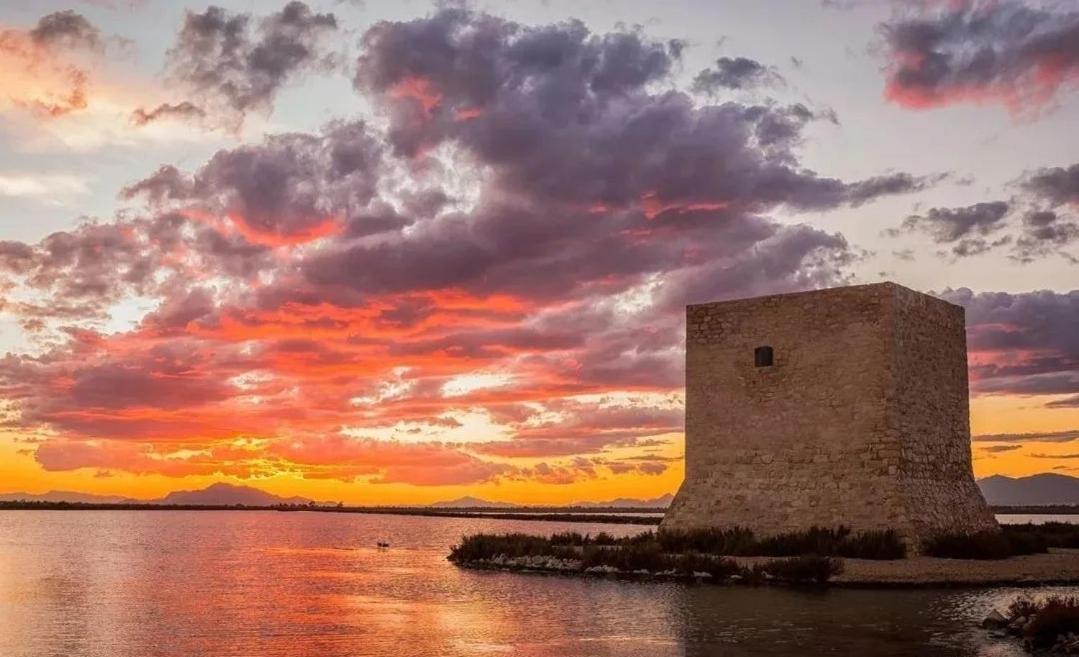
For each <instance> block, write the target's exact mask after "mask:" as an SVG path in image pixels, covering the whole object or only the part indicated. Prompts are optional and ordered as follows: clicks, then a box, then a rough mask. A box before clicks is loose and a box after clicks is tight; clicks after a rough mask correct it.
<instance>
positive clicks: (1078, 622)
mask: <svg viewBox="0 0 1079 657" xmlns="http://www.w3.org/2000/svg"><path fill="white" fill-rule="evenodd" d="M1020 618H1025V619H1027V623H1026V625H1025V626H1024V627H1023V637H1024V638H1025V639H1026V640H1027V642H1028V644H1029V645H1030V647H1031V648H1033V649H1034V650H1047V649H1049V648H1052V647H1053V646H1054V645H1055V644H1056V642H1057V640H1058V639H1060V637H1063V636H1067V635H1068V634H1073V633H1079V598H1077V597H1071V596H1068V597H1064V596H1051V597H1048V598H1046V599H1045V600H1043V601H1041V602H1034V601H1032V600H1030V599H1029V598H1019V599H1018V600H1016V601H1015V602H1013V603H1012V605H1011V606H1010V607H1009V608H1008V620H1009V621H1015V620H1018V619H1020Z"/></svg>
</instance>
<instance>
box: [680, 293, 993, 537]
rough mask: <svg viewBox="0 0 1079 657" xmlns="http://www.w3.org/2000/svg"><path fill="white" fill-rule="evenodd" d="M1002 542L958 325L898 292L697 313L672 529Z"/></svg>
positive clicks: (695, 309) (942, 308)
mask: <svg viewBox="0 0 1079 657" xmlns="http://www.w3.org/2000/svg"><path fill="white" fill-rule="evenodd" d="M813 525H818V526H822V527H836V526H838V525H846V526H848V527H851V528H852V529H854V530H856V531H857V530H866V529H895V530H898V531H899V532H900V533H901V534H902V535H903V536H904V537H905V538H906V540H907V541H908V542H909V543H911V544H912V545H917V544H918V542H919V541H920V540H921V539H922V538H924V537H926V536H929V535H932V534H934V533H938V532H941V531H948V532H954V531H960V532H975V531H980V530H990V529H996V528H997V524H996V520H995V519H994V518H993V515H992V514H991V513H990V512H989V508H988V507H987V506H986V504H985V500H984V499H983V498H982V495H981V492H980V491H979V490H978V487H977V485H976V484H975V483H974V477H973V475H972V473H971V459H970V422H969V407H968V392H967V352H966V332H965V329H964V317H963V309H962V308H961V307H959V306H955V305H952V304H950V303H947V302H945V301H942V300H940V299H937V298H935V297H931V296H928V295H925V294H921V293H918V292H915V291H913V290H909V289H907V288H904V287H901V286H899V285H895V284H894V283H880V284H875V285H858V286H853V287H841V288H833V289H828V290H819V291H813V292H802V293H797V294H782V295H776V296H769V297H759V298H754V299H740V300H736V301H726V302H719V303H708V304H702V305H695V306H689V307H688V308H687V309H686V478H685V481H684V482H683V484H682V488H681V489H680V490H679V491H678V495H677V496H676V497H675V500H674V502H673V503H672V505H671V508H670V510H669V511H668V512H667V515H666V517H665V518H664V520H663V525H662V526H663V527H664V528H667V529H688V528H699V527H732V526H744V527H749V528H750V529H753V530H754V531H755V532H757V533H758V535H769V534H776V533H780V532H786V531H792V530H799V529H806V528H808V527H811V526H813Z"/></svg>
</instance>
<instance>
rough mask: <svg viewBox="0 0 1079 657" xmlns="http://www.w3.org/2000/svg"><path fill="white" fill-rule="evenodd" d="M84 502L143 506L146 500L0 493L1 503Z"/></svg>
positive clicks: (62, 493)
mask: <svg viewBox="0 0 1079 657" xmlns="http://www.w3.org/2000/svg"><path fill="white" fill-rule="evenodd" d="M20 501H26V502H83V503H87V504H141V503H143V502H145V501H146V500H136V499H132V498H130V497H121V496H119V495H94V494H93V493H76V492H74V491H69V490H51V491H49V492H47V493H0V502H20Z"/></svg>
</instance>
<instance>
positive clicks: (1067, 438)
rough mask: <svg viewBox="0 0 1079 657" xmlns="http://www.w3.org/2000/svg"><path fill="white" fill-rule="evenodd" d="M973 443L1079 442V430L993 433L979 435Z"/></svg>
mask: <svg viewBox="0 0 1079 657" xmlns="http://www.w3.org/2000/svg"><path fill="white" fill-rule="evenodd" d="M971 440H973V441H974V442H988V443H1011V442H1024V443H1025V442H1050V443H1066V442H1071V441H1073V440H1079V429H1073V430H1070V431H1051V432H1033V433H993V434H980V435H976V436H974V437H973V438H971Z"/></svg>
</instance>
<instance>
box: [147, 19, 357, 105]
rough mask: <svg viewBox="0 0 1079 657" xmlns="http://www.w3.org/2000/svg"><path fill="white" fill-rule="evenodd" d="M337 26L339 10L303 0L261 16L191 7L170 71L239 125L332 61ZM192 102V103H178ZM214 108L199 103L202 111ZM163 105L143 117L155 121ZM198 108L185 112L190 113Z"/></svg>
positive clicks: (202, 100)
mask: <svg viewBox="0 0 1079 657" xmlns="http://www.w3.org/2000/svg"><path fill="white" fill-rule="evenodd" d="M252 22H255V23H256V26H255V27H254V28H252V27H251V24H252ZM336 29H337V19H336V18H335V17H334V15H333V14H318V13H314V12H312V11H311V9H310V8H309V7H308V6H307V5H306V4H305V3H303V2H299V1H293V2H290V3H288V4H287V5H285V7H284V8H283V9H282V10H281V11H279V12H277V13H275V14H271V15H269V16H267V17H265V18H262V19H258V20H256V19H254V18H253V17H252V16H251V15H250V14H244V13H240V14H230V13H229V12H228V11H226V10H224V9H222V8H221V7H215V6H211V7H209V8H207V9H206V11H204V12H202V13H194V12H188V13H187V16H186V18H185V20H184V25H183V27H182V28H181V30H180V33H179V35H178V36H177V40H176V44H175V45H174V46H173V47H172V49H171V50H170V51H169V55H168V70H169V74H170V75H171V76H172V77H174V78H175V79H176V80H178V81H179V82H180V83H181V84H182V85H183V86H184V87H186V88H188V89H189V90H190V92H191V93H192V94H193V95H194V97H195V99H196V100H197V101H198V102H199V104H200V105H202V104H206V105H209V106H210V108H212V109H213V110H214V111H215V112H219V111H220V112H225V113H226V115H225V116H224V118H225V119H226V121H229V122H232V123H233V124H239V123H240V122H242V121H243V117H244V115H246V114H247V113H248V112H250V111H252V110H255V111H267V110H268V109H269V108H270V106H271V105H272V103H273V99H274V97H275V96H276V95H277V92H278V91H279V90H280V89H281V87H283V86H284V85H285V84H287V83H288V82H289V81H291V80H293V79H294V78H296V77H297V76H298V75H300V74H301V73H303V72H306V71H309V70H312V69H317V68H320V67H326V66H328V65H329V60H328V59H327V55H326V54H325V53H324V52H323V51H324V48H323V41H324V38H325V37H326V36H327V35H328V34H330V33H333V32H334V31H336ZM187 105H192V103H190V101H184V102H180V103H176V104H174V105H172V107H174V108H175V107H186V106H187ZM163 107H168V105H166V106H163ZM210 108H207V107H196V109H198V110H199V111H200V112H205V111H206V110H207V109H210ZM161 109H162V108H161V107H159V108H157V109H156V110H150V111H146V110H143V112H142V114H141V115H140V116H143V117H145V118H146V120H147V121H149V120H154V119H157V118H160V117H161V116H163V114H162V113H161V111H160V110H161ZM192 113H193V112H192V111H191V110H187V111H185V112H183V114H184V115H185V116H188V117H190V116H191V115H192ZM175 114H176V112H174V111H173V112H166V113H165V115H175Z"/></svg>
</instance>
